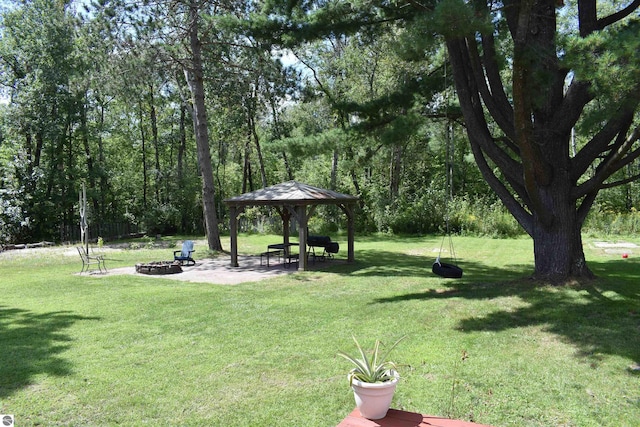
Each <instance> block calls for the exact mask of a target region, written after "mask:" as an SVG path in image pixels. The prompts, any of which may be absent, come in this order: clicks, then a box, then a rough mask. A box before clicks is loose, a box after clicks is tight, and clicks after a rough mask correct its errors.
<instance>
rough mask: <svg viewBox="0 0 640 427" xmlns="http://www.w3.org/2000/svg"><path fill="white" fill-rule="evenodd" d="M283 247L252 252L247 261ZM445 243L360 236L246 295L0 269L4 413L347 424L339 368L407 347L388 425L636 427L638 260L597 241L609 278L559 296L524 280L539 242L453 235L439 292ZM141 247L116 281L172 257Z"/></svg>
mask: <svg viewBox="0 0 640 427" xmlns="http://www.w3.org/2000/svg"><path fill="white" fill-rule="evenodd" d="M279 239H280V238H279V237H277V236H258V235H252V236H249V235H242V236H240V239H239V244H240V252H241V253H245V254H257V253H259V252H261V251H263V250H264V249H263V248H265V247H266V244H267V243H273V242H277V241H278V240H279ZM336 240H339V241H340V242H341V252H340V253H339V254H338V255H339V258H340V257H344V256H346V255H345V252H346V242H345V241H344V238H342V239H340V238H336ZM627 240H628V241H632V242H633V241H634V240H633V239H630V240H629V239H627ZM636 243H637V242H636ZM224 244H225V246H226V247H228V246H229V245H228V239H226V240H225V242H224ZM440 244H441V240H440V237H397V236H396V237H394V236H367V237H361V236H358V237H357V242H356V259H357V262H356V263H354V264H351V265H346V264H344V263H335V262H334V263H331V262H328V263H325V264H322V265H320V266H319V267H320V268H319V269H318V270H314V271H309V272H299V273H295V274H292V275H289V276H286V277H278V278H273V279H268V280H264V281H260V282H253V283H244V284H240V285H215V284H210V283H202V284H201V283H186V282H181V281H174V280H168V279H160V278H156V279H151V278H148V277H135V276H131V275H120V276H115V275H114V276H108V277H95V276H87V275H83V276H80V275H77V274H76V273H77V272H78V271H79V269H80V260H79V257H78V256H77V253H76V254H75V255H74V253H73V251H75V248H66V249H65V248H56V249H43V250H39V251H36V252H32V253H27V252H23V253H21V252H20V251H13V252H8V253H3V254H0V413H2V414H13V415H14V416H15V419H16V425H19V426H115V425H123V426H142V425H150V426H155V425H180V426H225V427H226V426H335V425H336V424H338V423H339V422H340V420H342V418H344V417H345V416H346V415H347V414H348V413H349V412H350V411H351V410H352V409H353V406H354V402H353V396H352V393H351V392H350V390H349V388H348V384H347V379H346V373H347V371H348V369H349V368H350V367H349V365H348V363H347V362H346V361H344V360H343V359H341V358H339V357H338V356H336V352H337V351H338V350H346V351H348V352H352V350H353V349H354V347H353V341H352V335H353V336H356V337H357V338H358V340H359V341H360V342H361V343H363V344H366V345H370V344H372V343H373V342H374V341H375V339H376V338H380V339H382V340H383V342H387V343H391V342H393V341H395V340H396V339H397V338H399V337H400V336H402V335H407V339H405V340H404V341H403V342H402V343H401V344H400V346H399V347H398V348H397V349H396V350H395V351H394V359H395V361H396V362H398V363H400V364H403V365H404V366H403V367H402V369H401V375H402V377H403V378H402V380H401V383H400V384H399V386H398V390H397V393H396V395H395V397H394V401H393V405H392V406H393V407H395V408H401V409H405V410H409V411H417V412H422V413H428V414H433V415H440V416H446V417H452V418H460V419H465V420H474V421H476V422H479V423H484V424H490V425H494V426H637V425H639V424H638V423H639V420H640V375H638V371H637V369H636V368H637V366H636V365H637V364H638V363H640V280H639V279H640V277H639V276H640V268H639V267H640V265H639V262H638V258H637V257H640V252H638V253H631V255H630V257H629V258H628V259H622V257H621V256H620V254H619V253H605V251H603V250H602V249H598V248H595V247H594V246H593V244H592V242H591V241H587V242H585V252H586V255H587V258H588V262H589V265H590V266H591V268H592V269H593V270H594V271H595V272H596V273H597V274H598V275H599V276H600V279H598V280H597V281H594V282H590V283H575V284H572V285H570V286H565V287H553V286H546V285H545V284H541V283H534V282H532V281H530V280H528V279H527V278H526V277H527V275H528V274H529V273H530V272H531V271H532V267H533V259H532V243H531V241H530V240H528V239H515V240H497V239H485V238H459V237H455V238H454V244H455V249H456V252H457V255H458V264H459V265H460V266H462V267H463V268H464V270H465V275H464V277H463V279H460V280H445V279H441V278H438V277H435V276H433V275H432V274H431V264H432V262H433V259H434V258H435V256H436V255H437V253H438V249H439V247H440ZM141 246H142V247H143V249H139V250H114V251H110V252H109V253H108V257H109V258H110V261H108V262H107V265H108V267H109V268H115V267H119V266H125V265H133V264H135V263H137V262H141V261H148V260H159V259H171V258H172V250H173V248H166V247H165V248H159V249H153V248H151V249H149V248H144V246H145V243H144V242H142V243H141ZM445 247H447V243H446V242H445ZM196 249H197V251H196V253H195V257H196V259H198V258H199V256H200V257H202V256H204V255H205V254H206V250H204V241H203V240H199V241H198V242H197V245H196ZM445 255H446V254H445Z"/></svg>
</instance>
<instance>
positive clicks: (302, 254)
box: [297, 205, 313, 271]
mask: <svg viewBox="0 0 640 427" xmlns="http://www.w3.org/2000/svg"><path fill="white" fill-rule="evenodd" d="M310 211H313V207H312V208H311V209H310ZM297 216H298V225H299V226H298V242H299V243H298V245H299V246H298V254H299V255H298V271H305V270H306V269H307V261H308V260H307V229H308V221H309V216H307V207H306V206H304V205H302V206H298V215H297Z"/></svg>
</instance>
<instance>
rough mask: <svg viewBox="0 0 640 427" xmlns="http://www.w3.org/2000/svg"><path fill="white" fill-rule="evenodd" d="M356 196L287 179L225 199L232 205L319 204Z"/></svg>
mask: <svg viewBox="0 0 640 427" xmlns="http://www.w3.org/2000/svg"><path fill="white" fill-rule="evenodd" d="M357 200H358V198H357V197H356V196H350V195H348V194H342V193H338V192H336V191H332V190H325V189H323V188H318V187H314V186H312V185H308V184H303V183H300V182H297V181H287V182H283V183H280V184H276V185H272V186H270V187H266V188H262V189H260V190H256V191H252V192H250V193H244V194H241V195H239V196H235V197H231V198H229V199H225V200H224V202H225V203H226V204H228V205H233V206H272V205H319V204H340V203H353V202H355V201H357Z"/></svg>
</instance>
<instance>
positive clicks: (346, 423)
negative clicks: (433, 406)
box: [337, 408, 491, 427]
mask: <svg viewBox="0 0 640 427" xmlns="http://www.w3.org/2000/svg"><path fill="white" fill-rule="evenodd" d="M337 427H491V426H487V425H485V424H476V423H472V422H469V421H461V420H451V419H448V418H442V417H434V416H430V415H424V414H418V413H415V412H407V411H400V410H398V409H389V412H387V416H386V417H384V418H382V419H379V420H368V419H366V418H363V417H362V416H361V415H360V411H358V409H357V408H356V409H354V410H353V411H352V412H351V413H350V414H349V415H347V416H346V417H345V419H344V420H342V422H340V424H338V426H337Z"/></svg>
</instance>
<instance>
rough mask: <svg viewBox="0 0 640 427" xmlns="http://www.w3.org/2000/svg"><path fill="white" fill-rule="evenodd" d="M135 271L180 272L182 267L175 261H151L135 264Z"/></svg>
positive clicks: (142, 272) (143, 272)
mask: <svg viewBox="0 0 640 427" xmlns="http://www.w3.org/2000/svg"><path fill="white" fill-rule="evenodd" d="M136 273H141V274H176V273H182V267H180V264H179V263H177V262H175V261H152V262H147V263H144V264H142V263H141V264H136Z"/></svg>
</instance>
